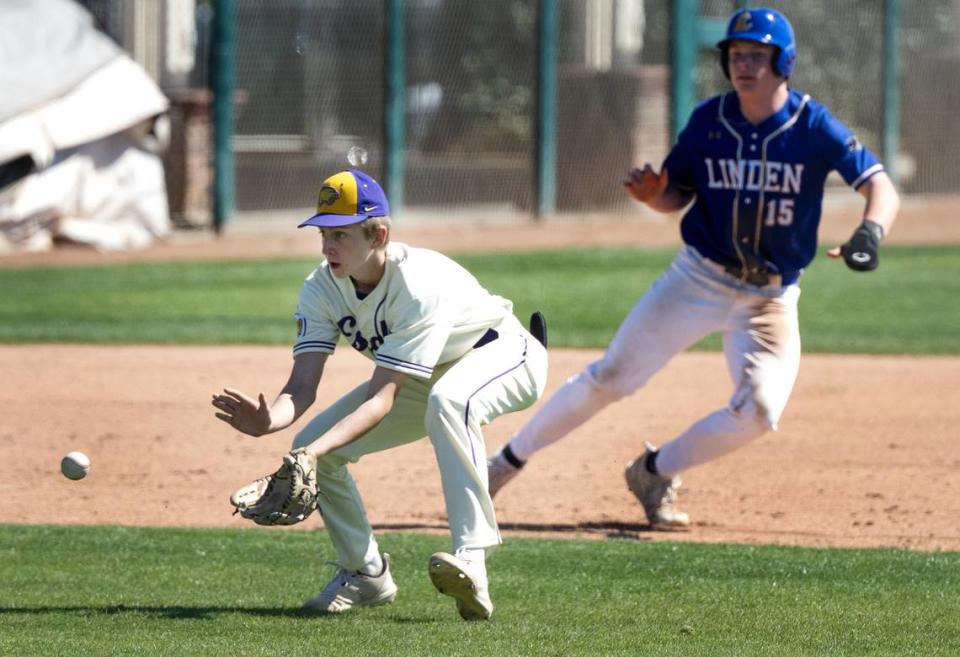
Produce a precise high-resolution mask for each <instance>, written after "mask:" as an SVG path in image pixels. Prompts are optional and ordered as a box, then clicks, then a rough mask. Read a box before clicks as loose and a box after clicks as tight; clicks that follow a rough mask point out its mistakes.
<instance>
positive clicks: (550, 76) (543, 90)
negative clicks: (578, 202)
mask: <svg viewBox="0 0 960 657" xmlns="http://www.w3.org/2000/svg"><path fill="white" fill-rule="evenodd" d="M539 14H540V15H539V21H538V27H539V29H538V36H539V38H538V39H537V42H538V43H537V49H538V53H537V57H538V59H537V61H538V66H537V118H536V121H537V124H536V125H537V129H536V140H537V146H536V148H537V212H536V216H537V218H538V219H541V218H543V217H545V216H547V215H551V214H553V213H554V212H555V211H556V209H557V2H556V0H540V2H539Z"/></svg>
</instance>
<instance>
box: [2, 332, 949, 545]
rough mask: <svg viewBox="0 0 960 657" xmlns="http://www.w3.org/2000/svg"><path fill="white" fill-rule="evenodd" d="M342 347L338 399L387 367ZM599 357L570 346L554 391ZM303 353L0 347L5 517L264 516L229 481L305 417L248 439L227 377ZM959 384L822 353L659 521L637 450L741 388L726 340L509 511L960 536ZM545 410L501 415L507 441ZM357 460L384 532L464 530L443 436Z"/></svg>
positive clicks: (516, 498)
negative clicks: (65, 463) (673, 513)
mask: <svg viewBox="0 0 960 657" xmlns="http://www.w3.org/2000/svg"><path fill="white" fill-rule="evenodd" d="M340 351H341V352H342V353H338V354H337V356H336V357H335V358H333V359H332V360H331V361H330V363H329V365H328V372H327V375H326V377H325V382H324V383H323V384H321V391H320V392H321V400H325V399H326V400H330V399H333V398H334V397H335V396H336V395H339V394H341V393H342V392H345V391H346V390H347V389H348V388H349V387H351V385H352V384H353V383H354V382H355V381H358V380H360V379H361V378H362V377H364V376H368V375H369V370H370V365H369V362H368V361H366V360H364V359H363V358H361V357H360V356H358V355H355V354H353V353H351V352H349V351H348V350H346V349H342V350H340ZM598 354H599V352H596V351H590V352H584V351H564V350H554V351H552V353H551V372H550V381H551V386H550V387H551V390H552V389H554V388H555V387H556V386H557V385H559V383H560V382H562V381H563V380H564V379H565V378H566V377H567V376H569V375H570V374H572V373H574V372H575V371H577V370H579V369H580V368H581V367H582V366H583V364H584V363H586V362H587V361H588V360H589V359H591V358H595V357H596V356H597V355H598ZM289 359H290V355H289V350H288V349H285V348H265V347H253V348H251V347H215V348H206V347H187V348H177V347H100V346H97V347H89V346H63V345H50V346H25V347H0V362H2V363H3V366H2V369H3V379H4V383H5V385H4V386H3V391H2V393H0V403H2V407H3V408H4V413H3V415H2V417H0V453H2V454H3V458H2V463H3V465H2V468H3V476H2V477H0V495H2V497H3V499H4V504H3V507H2V509H0V522H15V523H49V522H53V523H80V524H93V523H118V524H122V525H161V526H209V527H240V526H244V523H243V522H241V521H240V520H239V519H238V518H236V517H232V516H231V515H230V510H231V509H230V507H229V506H228V505H227V497H228V496H229V494H230V492H231V491H232V490H233V489H234V488H236V487H237V486H239V485H241V484H243V483H246V481H247V480H250V479H252V478H254V477H256V476H259V475H261V474H263V473H265V472H267V471H269V470H272V469H274V468H275V466H276V464H277V462H278V457H279V455H280V454H282V453H283V452H284V451H285V450H286V449H287V444H288V440H289V438H290V436H292V433H291V432H285V433H283V434H279V435H275V436H270V437H265V438H259V439H256V438H250V437H246V436H242V435H240V434H237V433H236V432H234V431H233V430H232V429H230V428H229V427H227V426H226V425H224V424H222V423H220V422H219V421H217V420H215V419H214V418H213V411H212V408H211V407H210V406H209V401H208V400H209V399H210V395H211V394H212V393H213V392H214V391H216V390H218V389H219V388H220V387H222V386H223V385H227V384H230V385H236V386H239V387H241V388H242V389H245V390H247V391H248V392H254V391H256V390H258V389H259V387H258V386H260V385H263V386H266V387H267V388H269V389H270V392H269V393H268V394H273V391H274V390H275V389H277V388H279V386H280V385H282V383H283V380H284V378H285V376H286V374H287V368H288V364H289ZM958 380H960V359H957V358H897V357H882V358H879V357H871V358H865V357H827V356H818V355H810V356H807V357H806V358H805V360H804V361H803V364H802V366H801V372H800V378H799V381H798V383H797V389H796V392H795V394H794V398H793V400H792V402H791V405H790V406H789V407H788V408H787V412H786V414H785V416H784V418H783V420H782V429H781V430H780V431H779V432H778V433H777V434H775V435H768V436H765V437H763V438H761V439H760V440H759V441H757V442H756V443H755V444H753V445H752V446H749V447H747V448H745V449H743V450H740V451H739V452H736V453H734V454H732V455H730V456H728V457H726V458H724V459H721V460H718V461H715V462H713V463H710V464H707V465H705V466H702V467H700V468H697V469H694V470H692V471H690V472H689V473H688V474H687V476H686V480H687V481H686V484H685V486H684V488H683V490H682V502H683V506H684V508H686V509H687V510H688V511H689V512H690V513H691V516H692V518H693V520H694V525H693V528H692V529H690V530H689V531H685V532H670V533H662V532H651V531H649V530H648V528H647V527H646V526H645V525H644V524H643V521H642V514H641V512H640V510H639V509H638V507H637V506H636V503H635V502H634V501H633V499H632V497H631V496H630V493H629V492H628V491H627V490H626V487H625V486H624V484H623V479H622V472H623V468H624V466H625V465H626V463H627V462H628V461H629V460H630V459H631V458H632V457H633V456H634V455H636V453H637V452H638V451H639V450H640V449H641V442H642V441H643V440H644V439H648V440H652V441H654V442H659V441H662V440H664V439H665V438H666V437H669V436H671V435H672V434H674V433H676V432H677V431H679V430H681V429H683V428H684V427H685V426H686V425H687V424H688V423H690V422H691V421H692V420H693V419H695V418H696V417H698V416H699V415H701V414H703V413H705V412H707V411H709V410H712V409H713V408H714V407H718V406H721V405H722V404H724V403H725V401H726V396H727V394H728V391H729V383H728V381H727V374H726V371H725V366H724V365H723V362H722V357H721V356H720V355H719V354H703V353H694V354H685V355H682V356H680V357H678V358H677V359H676V360H675V361H673V362H672V363H671V364H670V365H669V366H668V367H667V368H666V369H665V370H664V371H663V372H661V373H660V374H658V375H657V376H656V377H655V378H654V379H653V381H652V382H651V384H650V385H649V386H648V387H647V388H646V389H645V390H643V391H641V392H640V393H638V394H637V395H636V396H634V397H633V398H631V399H628V400H625V401H622V402H620V403H618V404H616V405H614V406H613V407H610V408H608V409H607V410H605V411H604V412H603V413H602V414H601V415H600V416H599V417H597V418H595V420H594V421H593V422H591V423H590V424H588V425H587V426H586V427H583V428H581V429H580V430H579V431H577V432H575V433H574V434H572V435H571V436H570V437H568V438H567V439H566V440H564V441H561V442H559V443H557V444H556V445H555V446H554V447H553V448H552V449H549V450H546V451H544V452H542V453H541V454H540V455H539V456H538V457H537V458H536V459H535V460H533V461H531V463H530V465H529V466H528V470H527V471H525V472H524V473H523V474H522V475H521V476H520V477H519V478H518V479H516V480H515V481H514V482H513V483H511V485H510V486H509V487H507V488H506V489H504V491H503V492H502V493H501V496H500V497H499V498H498V500H497V508H498V513H499V519H500V521H501V523H502V525H503V528H504V530H505V532H506V533H507V534H509V533H510V532H514V531H520V532H526V533H533V534H538V535H557V534H560V535H569V536H575V535H579V536H595V537H603V536H623V537H631V538H635V539H639V540H657V539H671V540H690V541H708V542H717V541H722V542H751V543H777V544H801V545H833V546H900V547H909V548H914V549H924V550H936V549H945V550H957V549H960V443H958V441H957V439H956V437H957V434H956V427H957V426H960V389H958V387H957V385H956V383H957V381H958ZM694 381H695V382H696V385H692V384H691V382H694ZM530 412H531V411H530V410H528V411H524V412H523V413H518V414H514V415H512V416H506V417H503V418H500V419H499V420H497V421H496V422H495V423H493V424H492V425H490V426H489V427H488V428H487V431H486V437H487V443H488V448H489V449H491V450H492V449H493V448H495V447H496V446H498V445H499V444H501V443H502V442H504V441H505V440H506V439H507V438H508V437H509V435H510V432H511V431H512V430H514V429H516V428H518V427H519V426H520V424H521V423H522V422H523V421H524V419H525V418H526V417H528V416H529V413H530ZM71 450H81V451H84V452H86V453H87V454H88V455H89V456H90V457H91V458H92V460H93V468H92V470H91V473H90V475H89V476H88V477H87V478H86V479H85V480H83V481H79V482H73V481H68V480H67V479H65V478H63V477H62V476H61V475H60V474H59V471H58V463H59V460H60V458H61V456H62V455H63V454H64V453H66V452H68V451H71ZM353 471H354V474H355V476H356V478H357V481H358V485H359V486H360V489H361V491H362V492H363V494H364V496H365V499H366V502H367V504H368V507H369V514H370V518H371V521H372V522H373V523H375V524H376V525H377V526H378V527H379V528H382V529H414V530H428V531H433V530H437V531H440V530H443V529H444V528H445V516H444V510H443V502H442V498H441V493H440V483H439V476H438V473H437V468H436V465H435V462H434V458H433V452H432V449H431V448H430V445H429V443H428V442H427V441H425V440H424V441H420V442H418V443H414V444H412V445H408V446H405V447H402V448H400V449H397V450H394V451H392V452H388V453H384V454H377V455H372V456H370V457H368V458H367V459H365V460H363V461H362V462H361V463H359V464H358V465H357V466H355V467H354V468H353ZM306 525H308V526H310V527H317V526H319V520H318V519H314V520H312V521H311V522H309V523H306Z"/></svg>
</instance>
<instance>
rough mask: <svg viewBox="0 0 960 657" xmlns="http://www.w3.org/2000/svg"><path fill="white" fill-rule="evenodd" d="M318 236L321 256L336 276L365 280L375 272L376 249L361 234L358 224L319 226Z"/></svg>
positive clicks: (369, 240)
mask: <svg viewBox="0 0 960 657" xmlns="http://www.w3.org/2000/svg"><path fill="white" fill-rule="evenodd" d="M320 238H321V239H322V240H323V256H324V257H325V258H326V259H327V264H328V265H329V266H330V271H331V272H333V275H334V276H336V277H337V278H345V277H347V276H352V277H354V278H355V279H358V280H361V281H364V282H367V281H368V280H369V279H370V278H371V276H372V275H374V274H375V273H376V270H377V263H378V260H377V258H376V256H377V250H376V248H374V245H373V241H372V240H371V239H369V238H368V237H367V236H366V235H364V234H363V229H362V228H360V224H353V225H351V226H342V227H339V228H321V229H320ZM374 283H375V282H374Z"/></svg>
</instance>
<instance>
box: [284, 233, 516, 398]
mask: <svg viewBox="0 0 960 657" xmlns="http://www.w3.org/2000/svg"><path fill="white" fill-rule="evenodd" d="M512 313H513V304H512V303H511V302H510V301H509V300H507V299H504V298H502V297H499V296H496V295H493V294H490V293H489V292H488V291H487V290H485V289H484V288H483V287H482V286H481V285H480V283H479V282H478V281H477V279H476V278H474V276H473V275H472V274H471V273H470V272H468V271H467V270H466V269H464V268H463V267H461V266H460V265H458V264H457V263H456V262H454V261H453V260H451V259H450V258H448V257H446V256H444V255H443V254H440V253H437V252H436V251H431V250H429V249H419V248H413V247H410V246H407V245H405V244H400V243H396V242H394V243H391V244H389V245H388V246H387V260H386V270H385V271H384V274H383V278H382V279H381V280H380V282H379V283H378V284H377V287H376V288H375V289H374V290H373V291H372V292H370V293H369V294H367V295H361V294H358V292H357V290H356V288H355V287H354V285H353V281H352V280H351V279H350V278H349V277H346V278H336V277H335V276H334V275H333V273H332V272H331V271H330V268H329V266H328V265H327V263H326V262H324V263H323V264H321V265H320V266H319V267H317V269H316V270H315V271H314V272H313V273H312V274H310V276H308V277H307V279H306V281H305V282H304V284H303V288H302V289H301V291H300V302H299V305H298V307H297V313H296V316H297V340H296V343H295V344H294V347H293V353H294V355H297V354H302V353H306V352H310V351H319V352H323V353H333V351H334V349H335V348H336V344H337V340H338V339H339V337H340V336H341V335H342V336H343V337H344V339H345V340H346V341H347V342H348V343H349V344H350V345H351V346H352V347H353V348H354V349H356V350H357V351H359V352H360V353H362V354H363V355H364V356H366V357H367V358H370V359H372V360H373V361H374V362H375V363H376V364H377V365H378V366H380V367H385V368H388V369H391V370H396V371H398V372H403V373H405V374H409V375H411V376H414V377H418V378H422V379H428V378H430V377H431V376H432V375H433V370H434V368H435V367H436V366H437V365H441V364H444V363H449V362H451V361H455V360H457V359H459V358H460V357H462V356H463V355H464V354H466V353H467V352H469V351H470V350H471V349H472V348H473V347H474V345H476V343H477V341H478V340H480V339H481V338H482V337H483V336H484V334H485V333H486V332H487V331H488V330H489V329H491V328H493V327H494V326H497V325H498V324H500V323H501V321H503V320H504V318H506V317H509V316H512Z"/></svg>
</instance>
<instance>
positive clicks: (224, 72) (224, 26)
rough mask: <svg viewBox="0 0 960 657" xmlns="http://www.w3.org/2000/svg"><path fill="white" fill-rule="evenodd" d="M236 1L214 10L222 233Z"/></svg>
mask: <svg viewBox="0 0 960 657" xmlns="http://www.w3.org/2000/svg"><path fill="white" fill-rule="evenodd" d="M235 23H236V21H235V13H234V0H216V2H215V4H214V11H213V35H212V37H213V38H212V40H213V44H212V49H211V52H212V59H213V61H212V62H211V78H212V86H213V142H214V145H213V229H214V230H215V231H216V232H217V233H220V232H221V231H222V230H223V227H224V225H225V224H226V223H227V221H228V220H229V218H230V215H231V214H232V213H233V204H234V188H233V186H234V163H233V85H234V64H235V62H234V32H235Z"/></svg>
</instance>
